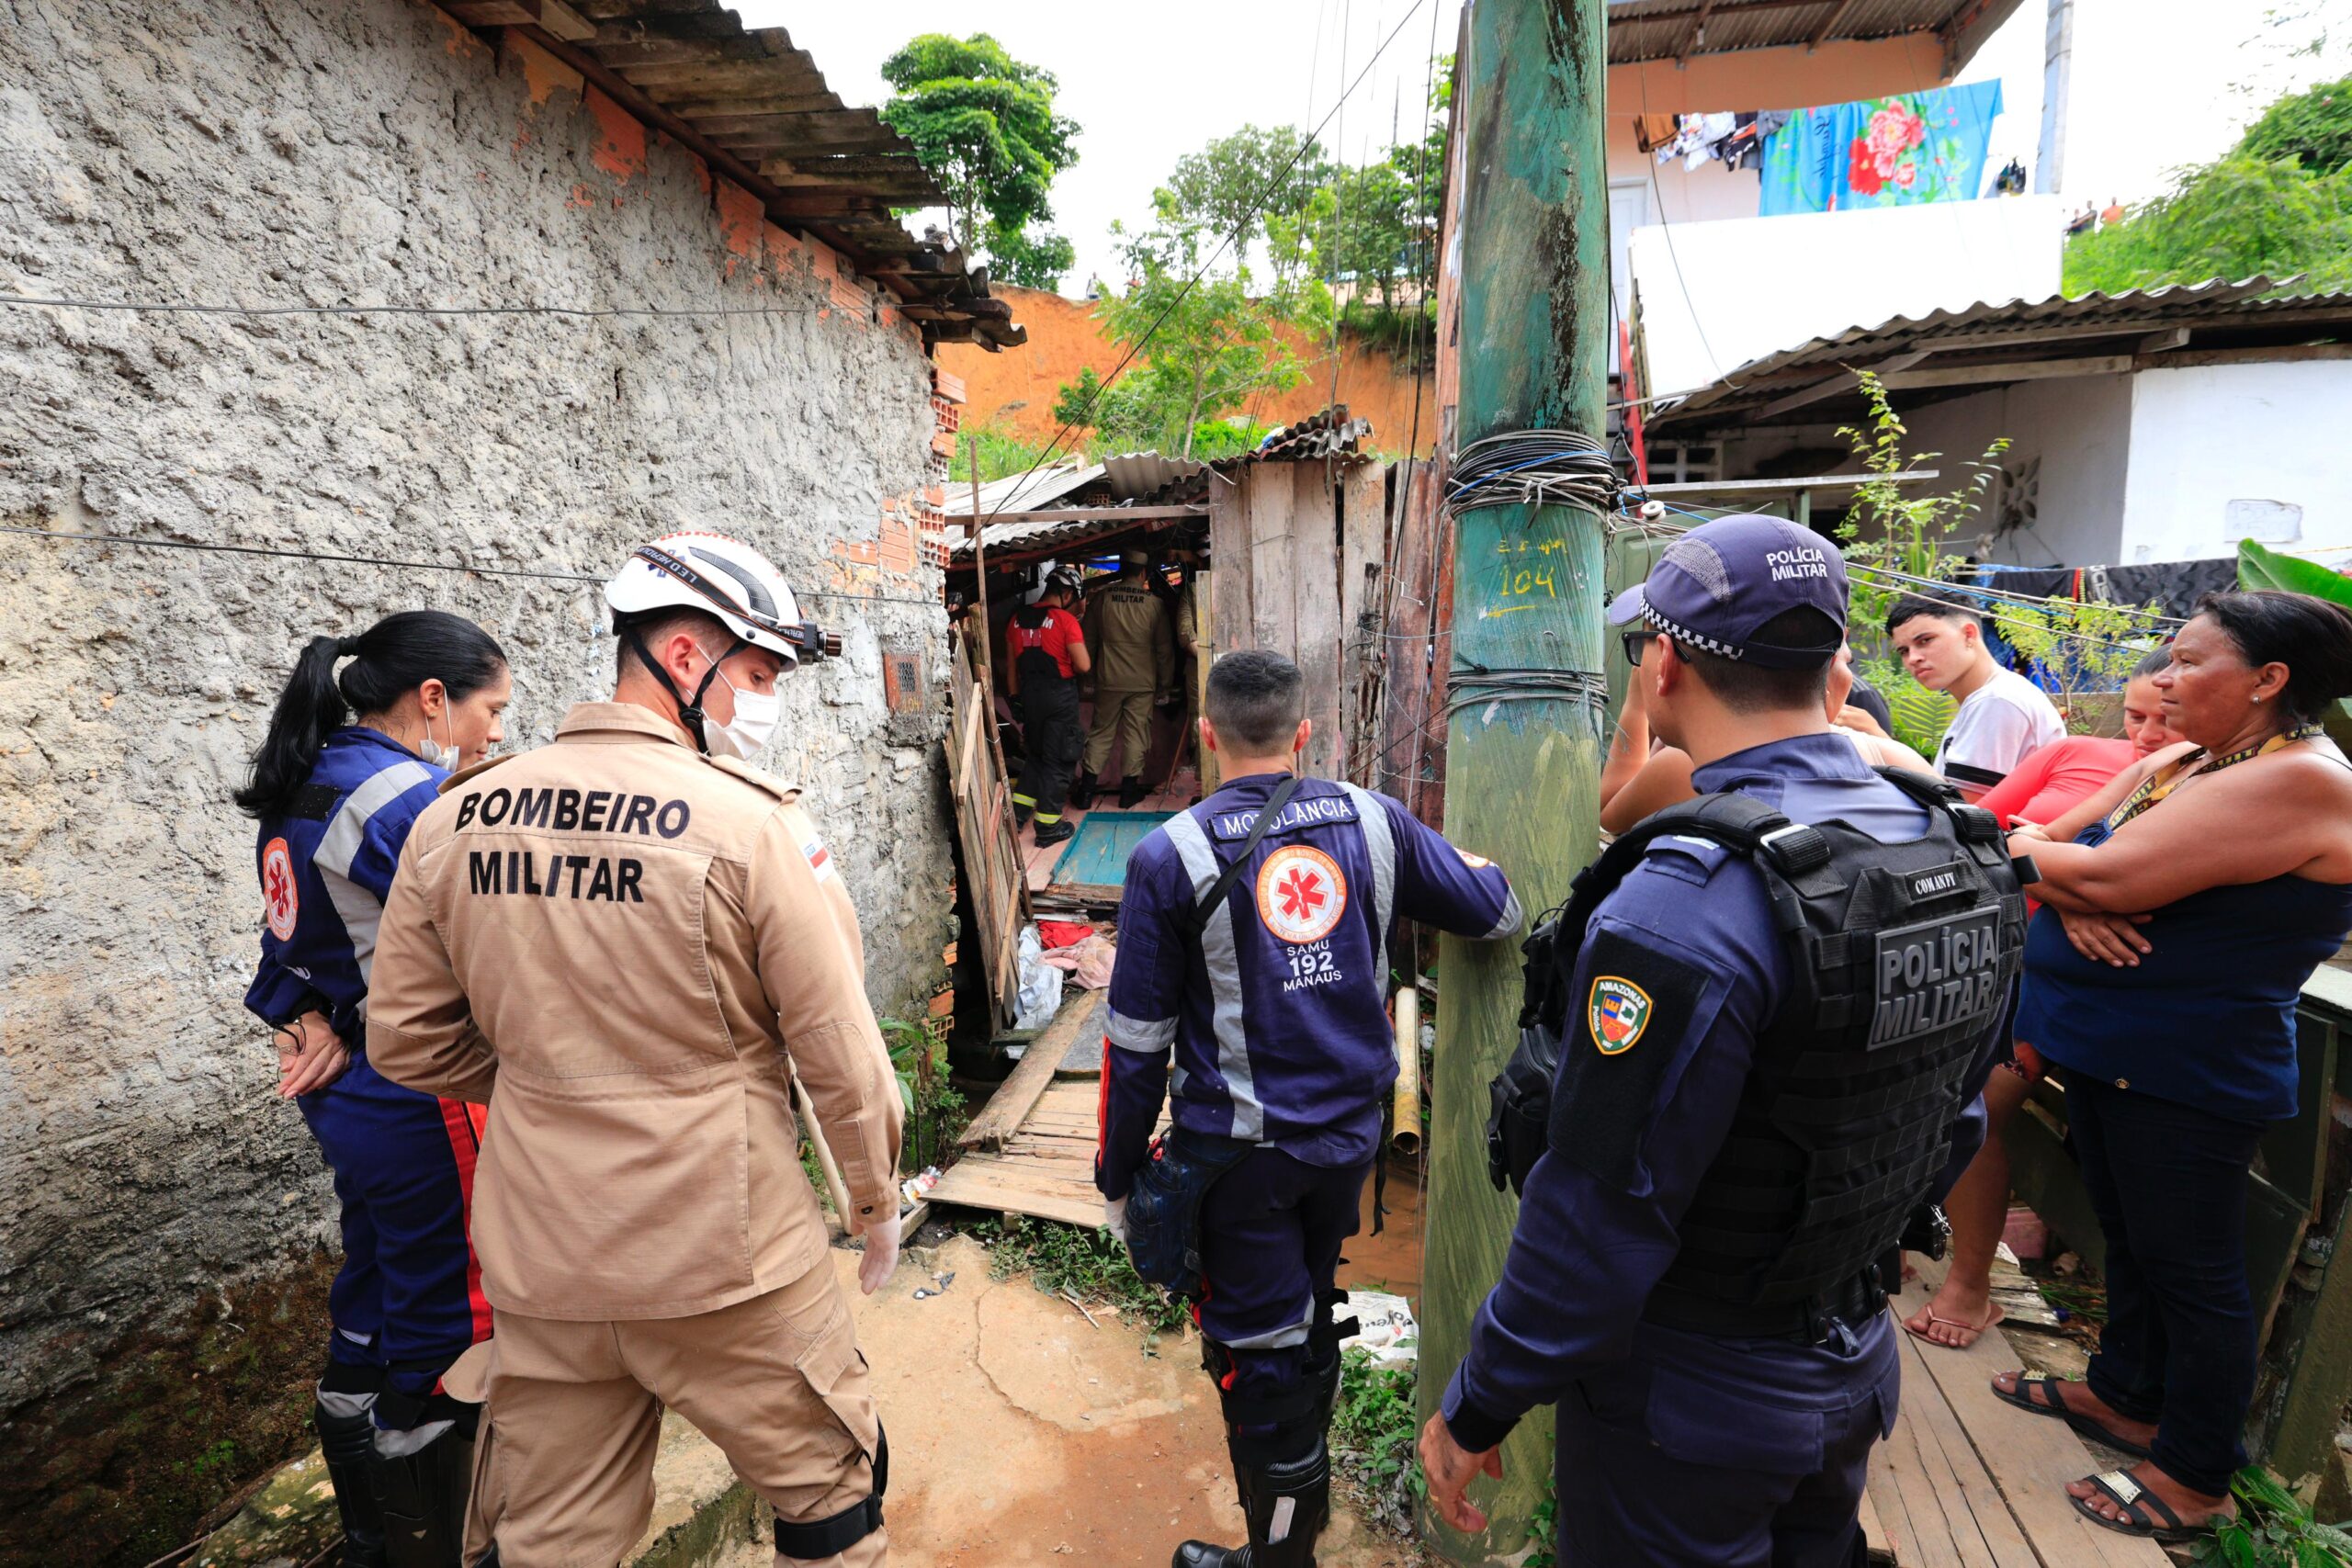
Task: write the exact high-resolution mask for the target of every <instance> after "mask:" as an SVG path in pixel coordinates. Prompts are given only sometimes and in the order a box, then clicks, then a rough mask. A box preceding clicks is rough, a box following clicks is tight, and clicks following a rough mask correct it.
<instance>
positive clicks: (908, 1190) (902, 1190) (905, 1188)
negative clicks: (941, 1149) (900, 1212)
mask: <svg viewBox="0 0 2352 1568" xmlns="http://www.w3.org/2000/svg"><path fill="white" fill-rule="evenodd" d="M938 1185H939V1168H938V1167H937V1166H935V1165H927V1166H925V1167H923V1168H922V1174H921V1175H919V1176H910V1177H908V1178H907V1179H905V1180H904V1181H901V1182H899V1196H900V1197H902V1198H904V1199H905V1200H906V1201H907V1206H908V1207H909V1208H912V1207H913V1206H914V1205H915V1204H917V1203H919V1202H921V1201H922V1197H923V1194H924V1193H926V1192H928V1191H930V1190H932V1189H933V1188H934V1187H936V1186H938Z"/></svg>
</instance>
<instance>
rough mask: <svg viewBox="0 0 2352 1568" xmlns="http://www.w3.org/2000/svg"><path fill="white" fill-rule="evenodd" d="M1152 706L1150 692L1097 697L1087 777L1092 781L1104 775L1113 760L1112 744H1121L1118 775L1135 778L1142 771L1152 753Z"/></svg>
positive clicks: (1089, 734)
mask: <svg viewBox="0 0 2352 1568" xmlns="http://www.w3.org/2000/svg"><path fill="white" fill-rule="evenodd" d="M1151 705H1152V694H1151V693H1149V692H1104V691H1099V690H1098V691H1097V692H1096V693H1095V694H1094V728H1091V729H1090V730H1088V731H1087V733H1086V762H1085V770H1086V771H1085V774H1084V776H1085V777H1087V778H1090V779H1091V778H1093V777H1095V776H1096V775H1097V774H1099V773H1102V772H1103V764H1104V763H1106V762H1108V761H1110V760H1111V742H1112V740H1113V739H1114V737H1115V739H1117V740H1118V742H1119V772H1120V773H1122V774H1125V775H1127V776H1130V777H1133V776H1136V775H1139V774H1141V773H1142V772H1143V760H1144V758H1145V757H1147V756H1148V755H1149V754H1150V752H1151Z"/></svg>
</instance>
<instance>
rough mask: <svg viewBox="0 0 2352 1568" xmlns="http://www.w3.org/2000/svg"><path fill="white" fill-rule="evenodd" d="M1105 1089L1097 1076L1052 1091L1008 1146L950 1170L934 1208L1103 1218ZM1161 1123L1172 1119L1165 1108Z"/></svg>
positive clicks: (935, 1192) (1075, 1220)
mask: <svg viewBox="0 0 2352 1568" xmlns="http://www.w3.org/2000/svg"><path fill="white" fill-rule="evenodd" d="M1031 1048H1032V1049H1033V1050H1034V1049H1035V1047H1034V1046H1033V1047H1031ZM1100 1093H1101V1091H1100V1089H1098V1088H1097V1087H1096V1080H1094V1079H1091V1078H1080V1079H1072V1080H1068V1081H1064V1082H1061V1083H1057V1084H1055V1085H1054V1086H1053V1087H1052V1088H1051V1089H1046V1091H1045V1093H1044V1094H1043V1095H1042V1096H1040V1097H1039V1099H1038V1100H1037V1102H1036V1104H1035V1107H1033V1108H1032V1109H1031V1111H1029V1114H1028V1115H1027V1116H1026V1117H1025V1118H1023V1121H1022V1122H1021V1127H1020V1130H1019V1131H1018V1132H1016V1133H1014V1134H1012V1137H1011V1138H1009V1139H1007V1140H1006V1141H1005V1145H1004V1147H1003V1149H1002V1150H1001V1152H999V1153H994V1154H989V1153H970V1154H967V1155H966V1156H964V1157H963V1158H962V1159H959V1160H957V1161H956V1163H955V1164H954V1165H952V1166H950V1167H948V1168H947V1174H946V1175H944V1176H943V1177H941V1178H940V1179H939V1183H938V1185H937V1186H935V1187H933V1189H932V1190H931V1192H930V1194H929V1196H930V1198H931V1201H932V1204H933V1207H938V1206H940V1205H943V1204H954V1205H956V1206H957V1207H960V1208H966V1209H984V1210H989V1211H990V1212H993V1213H999V1214H1033V1215H1035V1216H1036V1217H1038V1218H1040V1219H1047V1220H1059V1221H1060V1222H1061V1223H1062V1224H1069V1225H1085V1226H1090V1227H1091V1226H1094V1225H1099V1224H1102V1223H1103V1195H1102V1194H1101V1193H1100V1192H1097V1191H1096V1190H1094V1139H1095V1113H1096V1111H1095V1105H1096V1100H1097V1098H1098V1097H1099V1095H1100ZM1160 1125H1161V1126H1162V1127H1165V1126H1166V1125H1167V1115H1166V1112H1165V1111H1163V1112H1162V1113H1161V1117H1160Z"/></svg>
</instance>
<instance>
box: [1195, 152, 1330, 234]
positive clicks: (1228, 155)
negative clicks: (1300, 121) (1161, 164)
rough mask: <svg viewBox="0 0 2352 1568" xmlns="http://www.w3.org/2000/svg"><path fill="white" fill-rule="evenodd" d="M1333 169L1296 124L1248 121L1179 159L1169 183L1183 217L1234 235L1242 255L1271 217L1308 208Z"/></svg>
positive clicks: (1217, 231) (1213, 230) (1212, 232)
mask: <svg viewBox="0 0 2352 1568" xmlns="http://www.w3.org/2000/svg"><path fill="white" fill-rule="evenodd" d="M1328 177H1329V164H1326V163H1325V162H1324V161H1323V156H1322V148H1321V147H1320V145H1318V144H1317V142H1316V141H1315V140H1314V139H1313V138H1311V137H1309V136H1308V135H1306V132H1304V131H1302V130H1299V129H1298V128H1297V127H1296V126H1295V125H1277V126H1274V127H1272V128H1271V129H1269V130H1260V129H1259V128H1258V127H1256V126H1255V125H1245V126H1243V127H1242V128H1241V129H1240V130H1237V131H1235V132H1233V133H1232V134H1231V135H1230V136H1220V137H1218V138H1216V140H1215V141H1211V142H1210V143H1209V144H1208V145H1207V146H1205V147H1204V148H1202V149H1201V150H1200V151H1199V152H1187V153H1186V154H1184V156H1182V158H1179V159H1177V160H1176V168H1175V172H1174V173H1172V174H1170V175H1169V176H1168V186H1167V189H1168V195H1169V197H1170V200H1171V202H1172V203H1173V207H1174V210H1175V211H1176V213H1177V214H1178V216H1179V217H1180V218H1181V219H1182V220H1183V221H1185V222H1188V223H1193V224H1197V225H1199V226H1200V227H1201V228H1202V229H1204V230H1205V231H1208V232H1209V233H1211V234H1213V235H1215V236H1216V237H1217V238H1218V239H1227V238H1230V239H1231V240H1232V242H1233V249H1234V253H1235V254H1237V255H1241V254H1248V251H1249V248H1250V242H1251V241H1253V240H1255V239H1257V238H1258V237H1259V236H1260V235H1261V234H1262V233H1264V232H1265V231H1266V224H1267V222H1268V220H1269V219H1270V218H1272V217H1278V216H1280V215H1283V214H1293V213H1297V212H1300V211H1302V210H1304V209H1305V208H1306V204H1307V202H1308V201H1309V200H1310V199H1311V198H1312V197H1314V195H1315V193H1316V191H1317V190H1318V189H1320V188H1321V187H1322V186H1323V184H1324V182H1325V180H1326V179H1327V178H1328Z"/></svg>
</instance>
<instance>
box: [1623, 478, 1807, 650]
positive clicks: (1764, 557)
mask: <svg viewBox="0 0 2352 1568" xmlns="http://www.w3.org/2000/svg"><path fill="white" fill-rule="evenodd" d="M1791 610H1818V611H1820V612H1821V613H1822V614H1823V615H1826V616H1828V617H1829V621H1830V626H1831V630H1830V631H1829V633H1828V640H1827V641H1826V643H1821V644H1817V645H1815V646H1810V647H1804V648H1785V647H1778V646H1775V645H1773V644H1771V643H1767V642H1759V641H1758V640H1757V637H1756V634H1757V631H1758V628H1760V627H1761V626H1764V624H1765V623H1766V622H1768V621H1770V620H1771V619H1772V617H1774V616H1775V615H1785V614H1787V613H1788V612H1789V611H1791ZM1636 617H1639V618H1640V619H1641V620H1643V621H1644V622H1645V623H1647V624H1648V625H1649V626H1651V627H1653V628H1654V629H1656V630H1657V631H1659V632H1662V633H1664V634H1665V635H1666V636H1668V637H1672V638H1673V639H1674V640H1675V641H1677V642H1680V643H1687V644H1689V645H1690V646H1691V647H1692V648H1696V649H1701V650H1702V651H1704V652H1707V653H1713V654H1716V655H1718V656H1720V657H1722V658H1724V659H1732V660H1739V661H1741V662H1742V663H1747V664H1754V665H1758V666H1760V667H1761V668H1764V669H1767V670H1804V669H1810V668H1812V667H1813V666H1814V665H1816V664H1820V663H1822V662H1824V661H1825V660H1828V659H1830V658H1832V657H1834V656H1835V655H1836V654H1837V652H1838V645H1839V644H1840V643H1842V642H1844V641H1845V638H1846V558H1845V557H1844V556H1843V555H1841V554H1839V553H1838V547H1837V546H1836V545H1835V544H1833V543H1831V542H1830V541H1829V540H1828V539H1826V538H1824V537H1823V536H1820V535H1819V534H1816V533H1814V532H1813V531H1812V530H1810V529H1807V528H1800V527H1798V526H1797V525H1795V524H1793V523H1791V522H1789V521H1787V520H1786V519H1784V518H1780V517H1764V516H1759V515H1758V514H1756V513H1741V514H1740V515H1737V516H1734V517H1719V518H1717V519H1715V521H1713V523H1709V524H1705V525H1702V526H1700V527H1697V528H1693V529H1691V531H1690V532H1689V533H1687V534H1685V535H1683V536H1682V537H1680V538H1679V539H1677V540H1675V541H1674V543H1673V544H1672V545H1670V546H1668V547H1667V550H1666V553H1665V554H1664V555H1662V556H1660V557H1658V558H1657V564H1656V565H1654V566H1652V567H1651V568H1650V575H1649V580H1648V581H1645V582H1644V583H1642V584H1640V585H1639V586H1637V587H1634V588H1628V589H1627V590H1625V592H1623V593H1620V594H1619V595H1617V598H1616V600H1615V602H1614V603H1612V604H1611V605H1610V606H1609V619H1610V622H1611V625H1613V626H1624V625H1626V624H1627V623H1628V622H1631V621H1633V620H1634V619H1635V618H1636Z"/></svg>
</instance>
